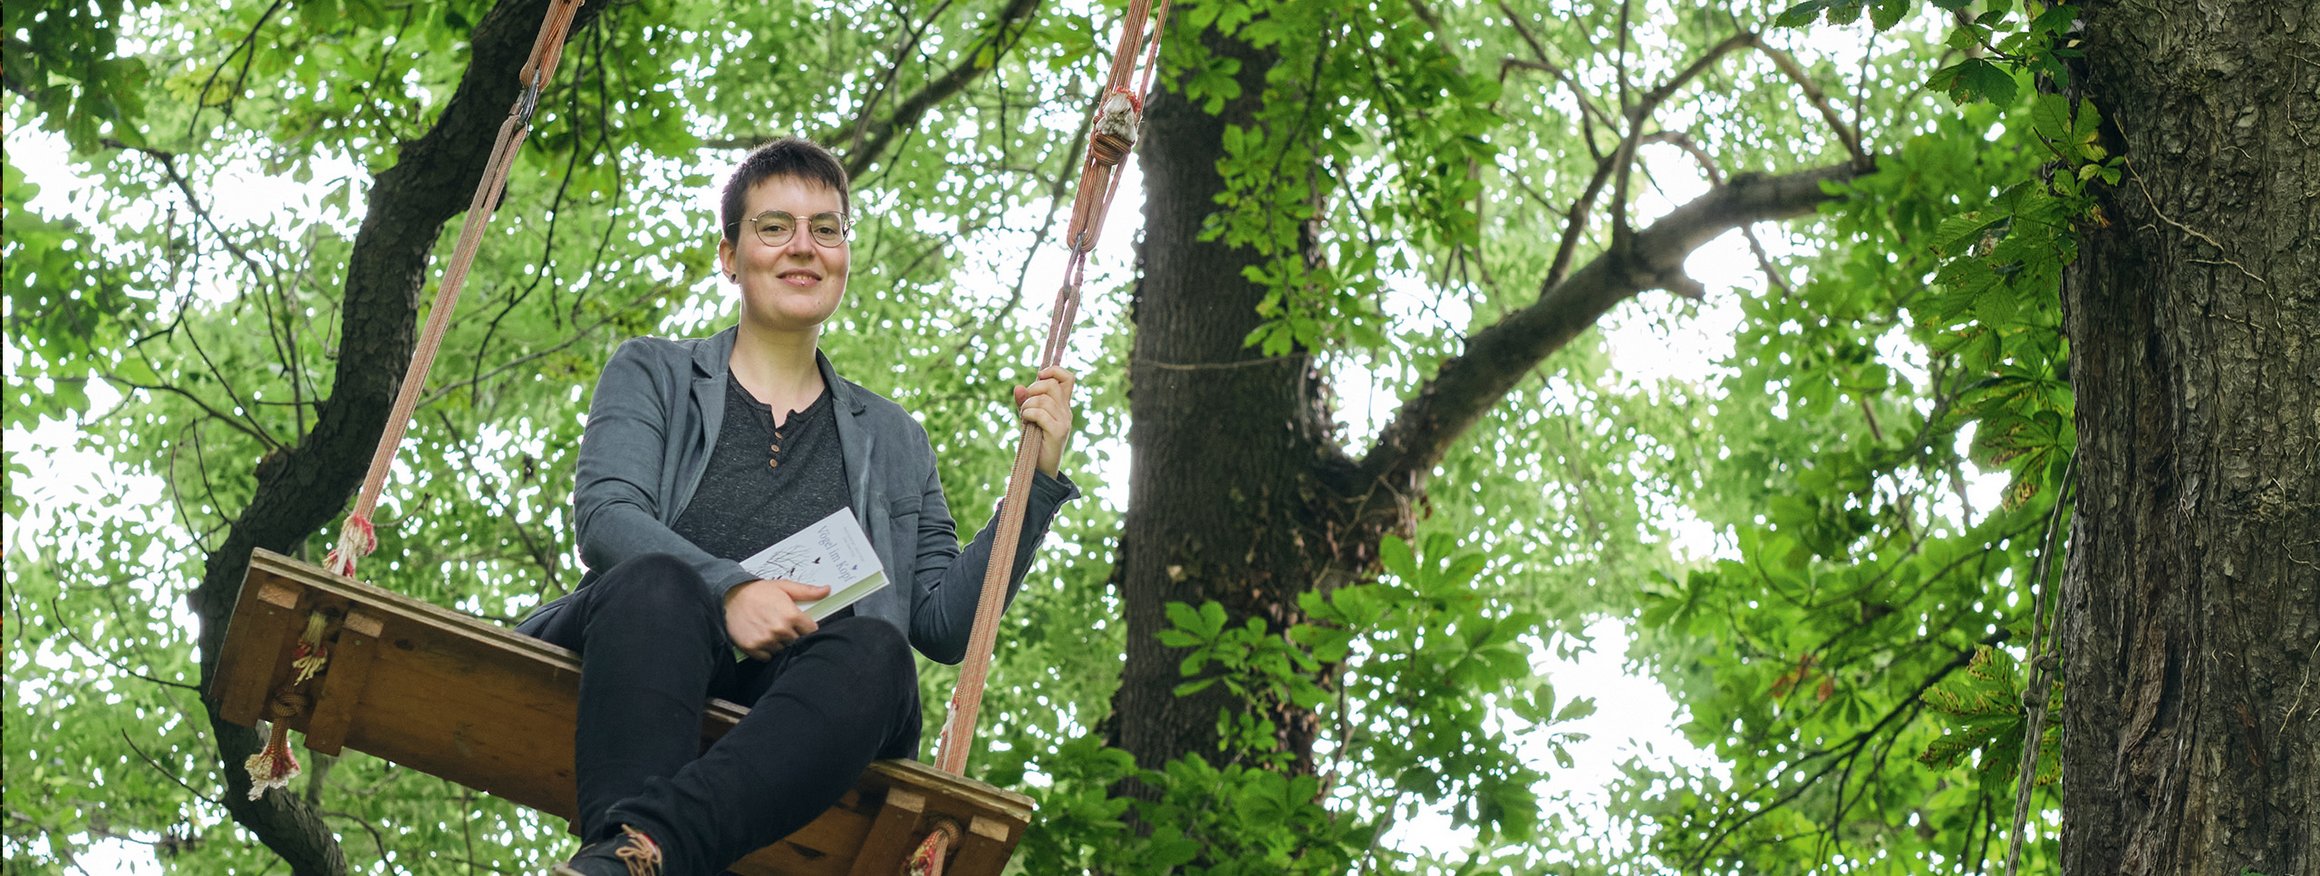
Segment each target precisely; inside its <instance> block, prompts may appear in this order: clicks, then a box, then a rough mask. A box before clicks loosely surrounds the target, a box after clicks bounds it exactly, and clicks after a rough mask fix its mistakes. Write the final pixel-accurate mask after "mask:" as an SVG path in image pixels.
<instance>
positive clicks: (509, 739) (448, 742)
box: [213, 551, 1032, 876]
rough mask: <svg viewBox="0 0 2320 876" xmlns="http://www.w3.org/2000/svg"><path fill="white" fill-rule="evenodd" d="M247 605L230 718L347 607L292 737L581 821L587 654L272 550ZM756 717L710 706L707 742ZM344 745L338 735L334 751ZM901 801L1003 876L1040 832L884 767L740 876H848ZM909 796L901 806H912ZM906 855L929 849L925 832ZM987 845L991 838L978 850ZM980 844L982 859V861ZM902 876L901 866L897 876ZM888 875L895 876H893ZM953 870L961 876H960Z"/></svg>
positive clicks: (971, 793)
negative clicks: (935, 818) (314, 694)
mask: <svg viewBox="0 0 2320 876" xmlns="http://www.w3.org/2000/svg"><path fill="white" fill-rule="evenodd" d="M242 593H243V598H242V601H241V602H240V603H239V604H237V605H236V608H235V614H234V619H233V620H232V621H231V622H230V623H229V626H228V631H227V641H226V643H225V646H224V647H223V648H222V649H221V656H220V660H219V669H218V678H217V683H216V684H215V685H214V686H213V691H214V692H215V694H216V695H218V696H220V697H221V698H223V699H233V698H239V701H240V702H239V707H240V708H241V709H242V711H241V712H239V713H238V715H239V717H237V713H234V712H227V713H226V714H227V716H228V717H229V718H234V719H235V720H240V721H242V722H243V723H249V722H250V721H253V720H255V719H256V718H257V717H260V713H261V712H262V710H263V708H264V703H265V699H266V697H267V696H268V694H269V692H270V691H272V690H274V689H275V687H276V686H278V685H280V684H282V683H284V682H286V681H288V680H289V678H290V667H289V662H290V652H291V649H292V647H294V646H295V644H296V642H297V638H298V635H299V633H300V632H301V631H303V630H304V628H305V618H306V616H307V613H308V612H310V611H312V610H315V609H316V608H328V609H331V610H340V609H343V611H344V612H345V618H344V620H342V621H341V622H340V628H339V632H338V636H339V638H338V642H337V644H336V646H335V653H334V654H333V657H332V663H333V664H334V665H332V666H331V667H330V668H329V672H328V673H327V674H326V675H324V676H323V677H322V678H321V679H319V680H318V681H317V682H313V683H310V685H309V686H310V687H313V686H316V685H318V686H319V689H320V691H321V696H320V698H319V700H318V702H317V705H316V707H315V708H314V709H313V710H311V711H310V712H309V713H308V714H301V715H297V716H293V717H292V718H290V719H288V720H287V723H289V724H290V726H291V727H292V728H293V729H298V730H302V731H305V732H307V733H309V734H310V737H309V742H308V744H309V745H310V746H314V747H316V748H317V750H321V745H317V744H316V743H317V740H316V739H315V738H314V737H316V736H319V737H320V739H319V742H320V743H323V744H329V743H333V742H337V743H339V744H342V745H343V746H344V747H346V748H352V749H355V750H357V751H363V752H368V753H370V754H373V755H377V756H379V757H381V758H384V759H386V760H390V761H394V762H396V763H399V764H402V765H404V766H406V767H410V768H412V769H417V770H420V771H422V772H426V773H430V774H433V775H436V776H440V777H442V778H444V779H447V780H450V781H452V782H456V783H459V784H463V785H467V786H469V787H472V788H474V789H476V790H479V791H482V792H484V793H488V794H492V795H495V796H499V797H503V798H505V799H508V800H510V801H513V802H515V803H518V804H520V805H524V806H528V807H531V808H534V809H538V810H540V811H541V812H544V813H547V814H550V815H555V816H558V817H561V818H564V819H566V820H573V819H575V817H576V815H577V813H578V809H579V806H578V802H577V798H576V793H577V792H576V790H575V783H574V780H573V775H572V731H573V724H574V722H575V721H576V720H577V714H578V705H579V685H580V663H579V659H578V655H576V654H574V653H573V652H571V651H568V650H566V649H563V648H559V647H556V646H554V645H550V644H548V643H546V642H542V641H540V640H538V639H534V638H531V637H529V636H525V635H522V634H520V633H516V632H515V631H513V630H510V629H507V628H504V627H501V626H498V625H496V624H491V623H487V622H484V621H480V620H477V619H474V618H470V617H467V616H465V615H461V614H458V613H456V612H452V611H449V610H446V609H444V608H442V607H440V606H435V605H431V604H428V603H425V602H420V601H418V600H413V599H409V598H407V597H403V596H400V595H397V594H394V593H391V592H388V591H385V590H381V589H379V588H376V587H372V586H370V585H367V584H362V583H360V582H356V581H350V580H347V579H344V578H339V577H337V576H334V575H331V574H329V573H327V572H325V571H323V570H321V569H319V568H315V567H313V566H309V565H306V564H304V563H299V562H297V561H294V560H291V559H289V558H287V557H283V556H280V555H278V554H273V553H269V552H266V551H258V552H256V553H255V554H254V555H253V556H252V557H251V560H250V575H249V578H248V579H247V580H246V581H245V582H244V584H243V591H242ZM746 714H747V710H745V709H743V708H742V707H740V706H737V705H734V704H732V703H729V702H725V701H722V700H713V701H711V702H710V703H709V706H708V708H707V710H706V714H705V716H704V718H703V721H702V728H701V735H702V740H703V743H704V744H707V743H709V742H712V741H714V740H716V739H718V738H720V737H722V736H723V735H724V734H725V733H726V732H727V731H728V730H730V729H732V727H733V726H734V725H735V724H736V723H738V722H739V721H740V720H741V718H742V716H744V715H746ZM333 737H336V738H335V739H334V738H333ZM898 794H903V795H916V796H917V797H918V799H919V800H920V801H922V803H921V804H919V805H921V809H922V813H923V815H922V818H923V817H931V816H932V815H935V814H941V815H945V816H948V817H950V818H952V819H954V820H956V821H958V822H959V823H961V824H967V825H970V826H971V827H970V829H969V830H968V834H969V837H970V839H969V840H968V842H970V843H984V844H988V843H992V842H997V843H1001V845H998V846H993V847H991V848H990V849H989V850H987V851H984V852H978V856H979V857H978V858H977V859H976V860H994V861H996V862H997V864H996V865H995V866H994V868H993V869H991V870H989V871H988V872H990V873H993V874H995V873H997V872H998V870H997V869H996V866H1003V865H1004V864H1005V862H1006V860H1007V858H1008V856H1009V855H1010V854H1011V853H1012V851H1013V847H1014V844H1015V843H1016V842H1017V841H1018V840H1019V839H1020V837H1021V836H1022V832H1023V829H1024V828H1025V827H1026V826H1028V825H1029V824H1030V821H1031V811H1032V802H1031V799H1030V798H1028V797H1025V796H1023V795H1021V794H1016V793H1013V792H1009V791H1003V790H1000V789H997V788H991V787H989V786H986V785H980V784H977V783H974V782H969V781H967V780H965V779H963V778H960V777H958V776H953V775H950V774H948V773H944V772H941V771H939V770H936V769H934V768H933V767H930V766H928V765H926V764H922V763H918V762H916V761H879V762H877V763H873V764H871V766H870V769H869V770H868V771H867V772H865V773H864V774H863V776H862V779H861V781H860V782H859V783H858V784H857V786H856V787H855V789H854V790H853V791H851V792H849V793H848V794H846V795H845V797H844V799H842V800H841V801H840V803H839V805H838V806H837V807H834V808H832V809H831V810H830V811H829V812H827V813H824V814H823V815H822V816H821V817H820V818H819V819H817V820H815V821H814V822H813V823H812V824H809V825H807V826H806V827H805V828H803V829H801V830H799V831H798V832H797V833H795V834H793V835H791V836H790V837H787V838H785V839H783V840H782V841H781V842H778V843H775V844H774V845H772V846H769V847H767V848H765V849H761V850H759V851H758V852H756V853H754V854H752V855H750V856H749V857H748V858H747V859H745V860H744V861H742V862H740V863H738V864H736V865H735V866H734V867H732V868H731V869H732V871H733V872H735V873H739V874H742V876H773V874H784V876H848V874H850V873H851V872H852V871H853V870H854V868H855V865H856V861H855V859H856V856H857V855H858V854H859V853H860V852H861V850H862V849H863V848H864V843H865V841H866V840H867V839H869V837H870V835H871V834H872V832H873V831H874V830H875V829H877V826H878V825H879V818H880V813H881V812H883V811H885V810H886V809H887V808H888V807H887V801H888V800H889V799H890V798H896V796H897V795H898ZM909 801H910V798H909V797H907V796H905V797H900V798H899V799H898V802H899V803H901V804H902V805H904V806H908V805H912V804H910V802H909ZM912 827H913V828H914V832H913V835H912V836H910V837H908V838H907V839H906V841H905V844H904V845H905V847H904V848H903V850H902V853H903V854H908V851H909V849H908V846H909V844H910V843H914V842H915V841H916V839H917V836H916V832H917V830H918V829H919V825H916V824H914V825H913V826H912ZM975 837H981V838H982V839H974V838H975ZM983 847H984V846H982V845H978V846H977V848H983ZM897 866H898V865H897ZM889 872H891V871H889ZM954 872H956V871H954Z"/></svg>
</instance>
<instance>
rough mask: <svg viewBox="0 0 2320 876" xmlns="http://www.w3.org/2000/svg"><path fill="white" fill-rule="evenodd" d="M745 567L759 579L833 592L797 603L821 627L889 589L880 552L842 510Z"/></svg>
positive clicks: (743, 564)
mask: <svg viewBox="0 0 2320 876" xmlns="http://www.w3.org/2000/svg"><path fill="white" fill-rule="evenodd" d="M741 568H744V569H748V570H749V573H750V574H752V575H756V576H757V577H759V578H769V579H788V580H791V581H797V582H800V583H805V584H820V585H822V586H824V587H828V588H830V595H828V596H825V597H822V598H820V599H816V600H812V601H810V602H800V603H798V608H799V609H802V610H804V611H805V613H806V616H807V617H810V618H813V619H814V622H815V623H820V622H821V621H822V620H824V619H826V618H828V617H829V616H830V615H831V614H833V613H835V612H836V611H837V610H838V609H841V608H845V607H846V606H849V605H853V604H854V603H856V602H860V601H861V600H862V597H865V596H868V595H870V594H872V593H876V592H878V588H880V587H884V586H886V570H885V568H884V567H883V566H880V565H879V564H878V552H877V551H876V550H874V549H872V548H871V547H870V538H869V536H866V535H863V534H862V524H861V522H860V521H858V520H856V519H854V512H853V511H852V510H850V509H846V508H840V509H838V510H837V511H835V512H833V513H832V514H830V516H828V517H824V518H822V519H821V520H818V521H815V522H814V523H812V524H810V525H808V526H807V527H806V528H804V529H800V530H798V531H797V533H796V534H794V535H791V536H790V537H788V538H785V539H782V540H781V541H779V542H776V543H775V544H774V545H773V546H772V547H769V548H766V549H765V550H762V551H758V552H757V554H756V555H754V556H752V557H750V558H749V559H746V560H742V561H741Z"/></svg>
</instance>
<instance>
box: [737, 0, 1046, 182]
mask: <svg viewBox="0 0 2320 876" xmlns="http://www.w3.org/2000/svg"><path fill="white" fill-rule="evenodd" d="M1040 2H1041V0H1008V2H1007V6H1006V8H1004V9H1001V10H999V18H998V20H997V21H995V22H993V23H992V25H991V30H990V31H989V32H988V33H986V34H984V35H983V38H982V39H980V40H977V41H976V42H975V43H974V44H973V45H971V46H968V47H967V48H966V50H965V51H962V52H960V53H959V62H958V63H957V64H955V65H953V66H952V67H951V68H950V69H949V70H946V71H943V74H942V75H940V76H937V77H935V78H933V79H931V80H928V81H927V83H926V84H925V85H922V86H919V89H918V91H916V92H914V93H912V94H911V95H910V96H909V97H907V98H904V99H903V100H902V102H901V103H898V104H896V105H895V106H894V112H893V114H892V115H889V116H887V117H886V118H884V119H880V120H878V121H877V122H875V123H872V124H867V125H865V124H862V123H861V122H859V121H857V122H856V123H854V124H851V125H846V126H844V127H843V128H841V129H839V130H833V131H828V132H824V133H822V134H819V135H817V136H816V137H815V138H814V139H815V142H819V143H823V144H829V143H836V142H838V141H839V140H841V139H844V140H847V141H849V142H852V143H854V144H856V145H855V146H854V147H853V148H849V149H847V150H846V153H845V154H844V155H841V156H839V160H840V161H842V162H844V163H845V165H846V176H848V177H859V176H861V175H862V173H863V172H864V171H867V170H869V169H870V165H871V164H873V163H875V162H876V161H877V160H878V158H879V156H880V155H881V154H883V153H884V152H885V151H886V148H887V146H889V145H890V144H892V143H893V142H894V140H895V138H897V137H900V136H902V135H903V134H905V133H907V132H908V131H909V130H910V129H911V127H912V126H914V125H916V124H918V121H919V120H920V119H923V118H925V117H926V114H927V112H928V111H929V110H932V109H934V108H935V107H937V106H940V105H942V103H943V102H944V101H947V100H950V99H951V98H953V97H956V96H958V94H959V92H961V91H965V90H966V89H967V86H968V85H971V84H973V83H974V81H975V80H976V79H979V78H981V77H982V75H983V74H984V73H986V72H989V70H990V68H989V67H985V66H983V65H981V64H978V63H976V57H977V56H978V55H981V54H982V49H983V46H985V45H993V46H994V48H993V49H992V52H991V60H992V63H993V64H994V65H996V64H997V63H998V59H999V58H1001V57H1004V56H1005V55H1006V54H1007V50H1009V49H1011V48H1014V46H1015V42H1016V38H1017V37H1020V36H1022V35H1023V30H1024V28H1025V27H1027V26H1028V25H1029V23H1030V20H1031V14H1032V13H1033V12H1036V11H1038V9H1039V5H1040ZM898 60H899V59H898ZM868 103H872V104H874V103H875V101H874V100H873V101H870V102H868ZM771 139H773V137H772V136H770V135H765V134H743V135H740V136H736V137H718V138H711V139H707V140H703V141H702V143H701V145H703V146H707V147H709V148H711V149H749V148H752V147H755V146H757V145H758V144H760V143H764V142H766V141H767V140H771Z"/></svg>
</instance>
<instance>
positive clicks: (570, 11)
mask: <svg viewBox="0 0 2320 876" xmlns="http://www.w3.org/2000/svg"><path fill="white" fill-rule="evenodd" d="M582 2H583V0H554V2H551V3H550V4H549V5H548V14H547V17H546V18H545V19H544V20H543V21H542V22H541V23H540V33H539V35H538V36H536V37H534V38H533V40H532V53H531V56H530V57H528V58H526V59H525V60H524V66H523V70H522V71H521V72H519V73H517V74H516V77H517V80H518V81H519V82H520V83H522V85H523V90H522V92H520V93H519V94H518V95H517V97H516V102H515V105H514V106H512V107H510V108H509V109H508V117H507V120H506V121H504V122H501V123H500V126H499V138H498V139H497V140H496V141H494V142H493V143H492V148H491V157H490V158H489V159H488V160H487V161H486V163H485V165H484V171H483V178H482V179H481V180H479V181H477V182H476V185H475V196H474V197H473V198H471V199H470V200H469V201H468V203H467V218H466V219H465V220H464V221H463V222H462V223H461V224H460V227H459V245H458V248H457V249H456V250H454V251H453V253H452V256H451V263H450V265H449V266H447V267H446V268H445V269H444V272H443V285H442V286H441V287H440V288H439V289H437V290H436V292H435V306H434V309H432V310H430V311H429V312H428V313H427V327H426V329H425V330H424V331H422V332H420V334H419V345H418V348H417V349H415V350H413V351H412V353H411V364H410V366H409V367H408V368H406V369H404V371H403V384H402V386H401V387H399V388H398V389H397V390H396V393H395V407H394V410H393V411H392V412H390V413H388V414H387V424H386V431H385V432H384V434H382V435H380V436H379V444H378V447H377V449H375V450H373V451H372V453H371V466H370V471H369V472H368V473H366V474H365V475H364V476H363V485H362V492H361V494H360V495H358V496H357V497H356V499H355V504H354V510H353V511H352V512H349V513H348V514H347V517H346V522H345V523H343V524H341V525H340V527H339V531H338V546H337V547H335V548H333V549H331V551H330V556H329V557H328V558H326V559H324V560H323V566H324V567H325V568H327V569H329V570H330V572H331V573H332V574H335V575H339V576H341V577H346V578H352V577H354V572H355V562H356V561H357V560H359V559H361V558H362V557H364V556H366V555H368V554H369V553H370V552H371V551H374V550H377V549H378V546H379V540H378V533H377V530H376V529H375V528H374V527H373V526H372V525H371V514H372V512H374V511H375V510H377V508H378V504H379V493H380V491H382V490H384V489H385V488H386V483H387V473H388V471H389V470H391V469H393V468H394V464H395V449H396V448H397V447H399V446H401V445H402V443H403V435H404V433H405V431H406V430H407V429H408V428H409V425H410V422H411V415H412V412H413V411H414V410H416V409H417V408H418V406H419V390H420V389H421V388H422V387H424V386H425V384H426V382H427V371H428V369H429V368H432V367H433V366H434V364H435V354H436V352H437V351H439V350H441V349H442V347H443V335H444V334H445V332H447V331H448V330H449V327H450V325H451V312H452V310H453V309H455V308H456V307H457V306H458V303H459V289H460V287H461V286H462V285H464V284H465V283H466V281H467V269H468V267H469V266H470V265H472V264H474V262H475V253H476V250H477V249H479V248H480V247H481V246H482V244H483V229H484V226H487V225H489V224H491V214H492V211H493V209H494V208H495V207H496V206H498V203H499V196H500V192H501V191H502V190H504V189H505V188H506V187H507V177H508V171H509V170H510V169H511V168H512V167H514V165H515V159H516V150H517V149H518V148H520V147H522V146H523V143H524V136H525V135H526V134H528V133H529V132H530V128H531V122H532V112H533V111H534V110H535V109H537V108H538V107H539V102H540V91H541V89H543V88H545V87H546V86H547V84H548V80H549V78H550V77H553V76H554V75H555V73H556V62H557V60H558V59H560V58H562V57H563V54H564V38H565V36H566V35H567V34H569V33H571V30H572V21H573V19H574V18H575V17H577V16H578V15H579V12H580V5H581V3H582ZM322 632H323V623H322V617H321V616H320V615H319V614H316V615H312V616H310V617H309V618H308V619H307V625H306V632H305V634H304V635H302V636H301V637H300V640H299V646H298V647H299V651H298V660H297V662H296V664H295V665H296V666H297V668H298V670H299V672H298V675H297V676H296V677H295V678H293V679H291V680H290V681H287V682H284V683H283V684H282V685H281V686H280V687H278V688H276V689H275V690H274V691H273V692H272V693H271V694H270V695H269V696H268V697H267V702H268V704H269V705H268V710H267V713H266V717H267V718H268V720H270V721H271V722H272V723H273V726H272V727H271V728H269V730H268V733H267V736H266V744H265V746H264V747H262V748H260V749H259V750H258V753H257V754H254V755H251V756H250V757H249V759H248V760H247V761H246V762H245V763H244V764H243V768H244V769H245V770H247V771H248V772H249V774H250V799H252V800H256V799H258V798H259V797H260V796H262V795H264V794H265V793H266V791H267V790H268V789H270V788H281V787H286V786H287V785H288V784H289V783H290V780H291V779H294V778H297V777H298V773H299V771H300V770H299V766H298V759H297V758H296V757H295V756H293V755H292V754H291V752H290V738H289V733H288V732H287V730H288V727H289V725H288V724H287V723H285V719H287V718H290V717H292V716H294V715H297V714H298V713H300V712H301V711H303V710H304V709H303V706H302V704H303V703H305V702H306V700H305V699H304V698H303V697H304V695H303V694H302V693H300V691H299V690H298V689H299V688H301V687H303V686H305V685H306V684H307V682H309V681H311V680H312V679H313V678H314V676H315V674H316V673H318V672H319V671H321V669H322V667H323V666H324V665H326V664H327V661H328V660H329V649H328V647H327V646H326V645H324V644H323V643H322V641H321V638H322Z"/></svg>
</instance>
